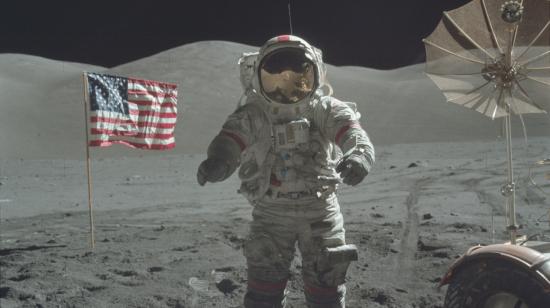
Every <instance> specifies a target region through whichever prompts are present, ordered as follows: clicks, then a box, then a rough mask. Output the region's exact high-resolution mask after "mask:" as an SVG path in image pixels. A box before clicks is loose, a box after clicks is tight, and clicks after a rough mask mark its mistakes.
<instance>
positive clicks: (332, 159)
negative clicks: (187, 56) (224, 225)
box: [197, 35, 374, 308]
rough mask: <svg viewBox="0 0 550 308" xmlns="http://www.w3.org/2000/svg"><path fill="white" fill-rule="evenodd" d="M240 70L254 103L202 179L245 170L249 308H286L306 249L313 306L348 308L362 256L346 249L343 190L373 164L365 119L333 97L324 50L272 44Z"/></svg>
mask: <svg viewBox="0 0 550 308" xmlns="http://www.w3.org/2000/svg"><path fill="white" fill-rule="evenodd" d="M239 63H240V65H241V82H242V84H243V86H244V88H245V100H244V102H243V103H242V104H241V106H239V108H237V110H236V111H235V112H234V113H233V114H231V115H229V117H228V118H227V120H226V122H225V123H224V124H223V128H222V130H221V132H220V133H219V134H218V135H217V136H216V137H215V138H214V140H213V141H212V143H211V144H210V146H209V147H208V158H207V159H206V160H205V161H203V162H202V163H201V165H200V166H199V170H198V174H197V180H198V182H199V184H200V185H204V184H205V183H206V182H218V181H222V180H224V179H226V178H228V177H229V176H230V175H231V174H232V173H233V172H234V171H235V170H236V169H237V167H239V166H240V169H239V177H240V179H241V181H242V184H241V187H240V189H239V192H240V193H242V194H243V195H244V196H245V197H246V198H247V199H248V200H249V201H250V203H251V204H252V205H253V206H254V209H253V212H252V217H253V221H252V223H251V226H250V236H249V239H248V240H247V242H246V243H245V246H244V254H245V257H246V260H247V266H248V289H247V293H246V296H245V299H244V305H245V307H255V308H257V307H270V308H271V307H284V305H285V296H286V291H285V288H286V284H287V280H288V278H289V276H290V272H289V268H290V264H291V261H292V259H293V258H294V253H295V245H296V243H297V244H298V248H299V249H300V252H301V255H302V276H303V281H304V293H305V296H306V302H307V304H308V307H345V301H344V297H345V291H346V289H345V286H344V281H345V275H346V271H347V268H348V266H349V264H350V262H351V261H353V260H356V259H357V251H356V248H355V246H354V245H346V243H345V236H344V228H343V219H342V214H341V213H340V208H339V205H338V200H337V198H336V194H335V191H336V187H337V184H338V183H339V182H341V181H342V182H344V183H346V184H349V185H356V184H358V183H359V182H361V181H362V180H363V178H364V177H365V176H366V175H367V174H368V172H369V170H370V168H371V166H372V164H373V163H374V148H373V146H372V143H371V142H370V140H369V138H368V136H367V134H366V132H365V131H364V130H363V129H362V128H361V125H360V123H359V117H360V115H359V113H358V112H357V111H356V110H355V104H353V103H348V102H341V101H339V100H337V99H335V98H333V97H331V96H330V94H331V93H330V92H331V88H330V86H329V85H328V83H327V82H326V81H325V72H326V69H325V66H324V64H323V61H322V55H321V52H320V50H318V49H316V48H314V47H313V46H311V45H310V44H308V43H307V42H306V41H304V40H303V39H301V38H298V37H296V36H292V35H282V36H278V37H275V38H272V39H270V40H269V41H267V42H266V44H265V45H264V46H263V47H261V49H260V51H259V52H257V53H251V54H245V55H244V56H243V57H242V58H241V60H240V62H239Z"/></svg>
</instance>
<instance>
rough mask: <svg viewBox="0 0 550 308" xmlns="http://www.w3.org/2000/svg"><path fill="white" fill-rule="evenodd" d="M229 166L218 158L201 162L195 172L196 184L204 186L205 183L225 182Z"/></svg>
mask: <svg viewBox="0 0 550 308" xmlns="http://www.w3.org/2000/svg"><path fill="white" fill-rule="evenodd" d="M228 170H229V165H228V164H227V162H225V161H224V160H222V159H219V158H208V159H206V160H205V161H203V162H202V163H201V164H200V166H199V170H198V171H197V182H199V185H201V186H204V184H206V182H212V183H214V182H220V181H223V180H225V178H226V175H227V172H228Z"/></svg>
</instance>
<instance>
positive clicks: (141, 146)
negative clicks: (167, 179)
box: [88, 140, 176, 150]
mask: <svg viewBox="0 0 550 308" xmlns="http://www.w3.org/2000/svg"><path fill="white" fill-rule="evenodd" d="M113 143H121V144H124V145H127V146H129V147H132V148H138V149H150V150H168V149H173V148H174V147H176V143H175V142H172V143H168V144H145V143H137V142H131V141H124V140H112V141H104V140H92V141H90V143H89V144H88V145H89V146H91V147H108V146H110V145H112V144H113Z"/></svg>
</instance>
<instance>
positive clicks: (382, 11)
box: [0, 0, 468, 69]
mask: <svg viewBox="0 0 550 308" xmlns="http://www.w3.org/2000/svg"><path fill="white" fill-rule="evenodd" d="M466 2H468V1H467V0H400V1H391V0H386V1H367V0H362V1H361V0H333V1H322V0H317V1H315V0H290V3H291V13H292V25H293V31H294V34H296V35H298V36H301V37H303V38H305V39H306V40H308V41H309V42H310V43H312V44H314V45H315V46H317V47H319V48H321V49H322V50H323V52H324V56H325V61H326V62H328V63H330V64H334V65H360V66H366V67H373V68H379V69H389V68H396V67H400V66H404V65H410V64H413V63H418V62H421V61H423V60H424V47H423V45H422V42H421V39H422V38H423V37H426V36H428V34H429V33H430V32H431V31H432V30H433V29H434V28H435V26H436V24H437V22H438V21H439V19H440V18H441V13H442V11H443V10H450V9H453V8H456V7H458V6H460V5H462V4H464V3H466ZM8 3H9V4H8ZM288 3H289V0H256V1H245V0H241V1H239V0H233V1H232V0H225V1H223V0H218V1H214V0H202V1H200V0H197V1H187V0H180V1H163V0H150V1H123V0H111V1H93V0H89V1H77V0H73V1H67V2H65V1H55V0H50V1H21V0H20V1H9V2H7V3H3V4H2V7H0V53H8V52H9V53H25V54H33V55H39V56H43V57H46V58H52V59H57V60H65V61H75V62H83V63H90V64H96V65H102V66H107V67H112V66H116V65H119V64H123V63H126V62H130V61H133V60H137V59H140V58H143V57H145V56H149V55H153V54H155V53H158V52H161V51H163V50H166V49H169V48H173V47H177V46H181V45H183V44H186V43H191V42H195V41H202V40H227V41H234V42H239V43H245V44H250V45H256V46H259V45H261V44H262V43H263V42H265V41H266V40H267V39H269V38H271V37H273V36H275V35H278V34H284V33H289V32H290V27H289V17H288Z"/></svg>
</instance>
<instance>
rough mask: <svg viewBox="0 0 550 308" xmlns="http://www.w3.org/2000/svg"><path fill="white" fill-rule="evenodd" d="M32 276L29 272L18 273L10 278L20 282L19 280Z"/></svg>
mask: <svg viewBox="0 0 550 308" xmlns="http://www.w3.org/2000/svg"><path fill="white" fill-rule="evenodd" d="M31 277H32V276H31V275H29V274H21V275H17V276H14V277H11V278H8V280H11V281H17V282H19V281H23V280H27V279H29V278H31Z"/></svg>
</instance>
